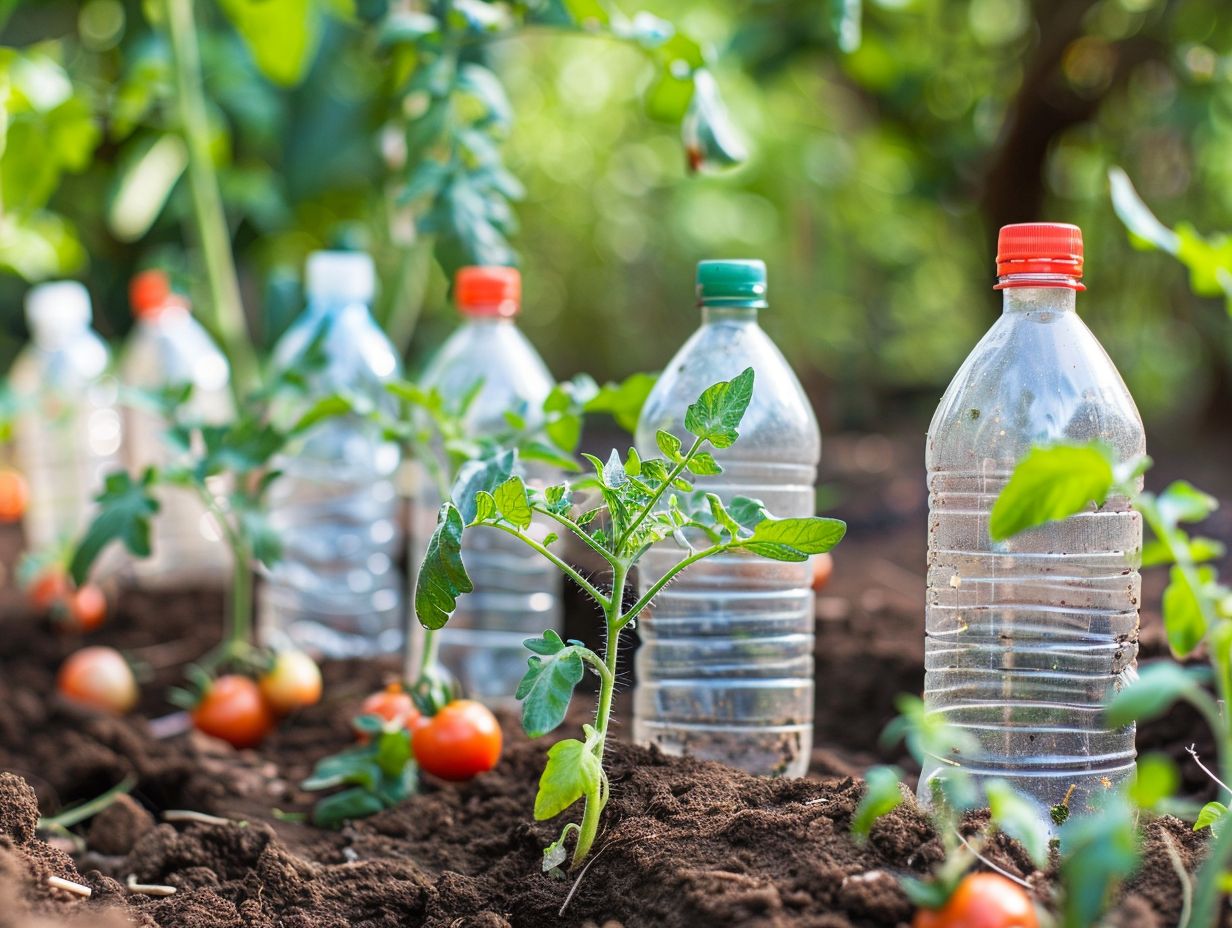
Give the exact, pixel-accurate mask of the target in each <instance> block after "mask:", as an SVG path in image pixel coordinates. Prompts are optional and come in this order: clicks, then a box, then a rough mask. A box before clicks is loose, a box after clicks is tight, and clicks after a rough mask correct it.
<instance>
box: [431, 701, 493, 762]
mask: <svg viewBox="0 0 1232 928" xmlns="http://www.w3.org/2000/svg"><path fill="white" fill-rule="evenodd" d="M411 748H412V750H413V751H414V753H415V760H416V762H418V764H419V766H420V768H421V769H423V770H426V771H427V772H428V773H430V774H432V775H433V776H437V777H440V778H441V779H442V780H469V779H470V778H471V777H473V776H475V775H476V774H480V773H483V772H485V771H487V770H491V769H492V768H493V767H495V766H496V762H497V761H498V760H500V753H501V729H500V723H498V722H497V721H496V716H494V715H493V714H492V712H491V710H489V709H488V707H487V706H485V705H483V704H482V703H478V702H475V701H474V700H470V699H458V700H455V701H453V702H451V703H449V704H447V705H445V706H443V707H442V708H441V709H439V710H438V711H437V712H436V714H435V715H433V716H431V717H430V718H428V719H427V720H425V721H424V722H423V724H421V725H419V726H418V727H416V728H415V731H414V734H413V736H412V739H411Z"/></svg>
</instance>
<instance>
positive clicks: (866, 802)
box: [851, 766, 903, 839]
mask: <svg viewBox="0 0 1232 928" xmlns="http://www.w3.org/2000/svg"><path fill="white" fill-rule="evenodd" d="M902 776H903V775H902V771H901V770H899V769H898V768H897V767H880V766H879V767H870V768H869V771H868V773H867V775H866V776H865V782H866V788H865V790H864V795H863V796H861V797H860V803H859V805H857V806H856V811H855V815H854V816H853V817H852V820H851V833H852V834H853V835H855V837H856V838H857V839H864V838H867V837H868V833H869V832H870V831H871V830H872V827H873V822H875V821H877V819H879V818H881V816H883V815H886V814H888V813H890V812H893V811H894V810H895V809H897V808H898V807H899V805H901V804H902V801H903V792H902V789H901V787H900V782H901V780H902Z"/></svg>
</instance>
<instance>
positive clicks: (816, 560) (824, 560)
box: [813, 551, 834, 593]
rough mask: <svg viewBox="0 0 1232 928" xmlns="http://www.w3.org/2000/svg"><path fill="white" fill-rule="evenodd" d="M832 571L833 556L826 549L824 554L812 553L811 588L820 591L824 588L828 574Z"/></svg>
mask: <svg viewBox="0 0 1232 928" xmlns="http://www.w3.org/2000/svg"><path fill="white" fill-rule="evenodd" d="M832 573H834V558H833V557H831V556H830V553H829V552H828V551H827V552H826V553H825V554H814V555H813V589H814V590H816V591H817V592H819V593H820V592H821V591H822V590H824V589H825V588H826V584H827V583H829V582H830V575H831V574H832Z"/></svg>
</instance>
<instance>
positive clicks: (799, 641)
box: [633, 261, 821, 776]
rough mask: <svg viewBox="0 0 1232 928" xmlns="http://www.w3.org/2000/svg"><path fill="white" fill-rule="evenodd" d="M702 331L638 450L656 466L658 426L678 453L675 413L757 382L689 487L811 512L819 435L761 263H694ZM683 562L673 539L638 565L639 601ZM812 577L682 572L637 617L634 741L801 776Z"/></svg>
mask: <svg viewBox="0 0 1232 928" xmlns="http://www.w3.org/2000/svg"><path fill="white" fill-rule="evenodd" d="M697 294H698V300H699V303H700V306H701V313H702V324H701V327H700V328H699V329H698V330H697V331H696V332H695V333H694V335H693V336H692V337H691V338H690V339H689V340H688V341H687V342H686V343H685V345H684V347H682V348H681V349H680V351H679V352H678V353H677V354H676V356H675V357H674V358H673V359H672V360H671V362H669V363H668V365H667V367H666V369H665V370H664V372H663V375H662V377H661V378H660V379H659V381H658V383H657V384H656V386H655V388H654V389H653V391H652V392H651V394H650V396H649V397H648V398H647V400H646V404H645V406H644V408H643V410H642V415H641V419H640V421H639V422H638V426H637V437H636V441H637V447H638V449H639V451H640V452H641V453H642V454H643V455H644V456H646V455H650V456H653V455H657V454H658V450H657V446H656V442H655V434H656V432H657V431H658V430H660V429H663V430H666V431H668V432H671V433H672V434H674V435H676V436H677V437H678V438H680V439H681V440H682V441H684V442H685V444H686V446H687V445H688V444H689V441H690V439H689V436H688V433H687V430H686V429H685V427H684V418H685V410H686V409H687V408H688V406H689V404H690V403H692V402H694V401H695V400H696V399H697V397H698V395H699V394H701V392H702V391H703V390H705V389H706V388H707V387H709V386H710V385H711V384H713V383H716V382H718V381H720V380H730V379H731V378H732V377H734V376H736V375H737V374H739V373H740V372H741V371H742V370H744V369H745V368H746V367H752V368H753V371H754V374H755V381H754V387H753V397H752V401H751V403H750V404H749V408H748V411H747V412H746V413H745V416H744V420H743V421H742V422H741V424H740V428H739V431H740V440H739V441H737V442H736V443H735V444H734V445H732V446H731V447H730V448H725V449H718V450H715V451H714V456H715V458H716V459H717V460H718V461H719V463H720V464H721V465H722V466H723V473H722V474H721V475H718V476H712V477H698V478H696V479H695V485H696V486H697V488H698V489H704V490H707V491H711V492H714V493H716V494H718V496H719V497H720V498H722V499H723V500H724V501H725V502H730V501H731V499H732V498H733V497H736V496H743V497H750V498H753V499H759V500H761V501H762V502H763V503H764V504H765V506H766V508H767V509H768V510H769V511H770V512H771V513H772V514H773V515H775V516H778V517H802V516H812V515H814V514H815V502H816V494H815V490H814V483H815V480H816V475H817V464H818V461H819V459H820V456H821V434H820V432H819V430H818V427H817V420H816V418H815V416H814V414H813V410H812V407H811V406H810V405H809V401H808V398H807V397H806V396H805V393H804V390H803V388H802V387H801V386H800V382H799V381H798V380H797V379H796V376H795V374H794V373H793V372H792V370H791V367H790V365H788V363H787V361H786V359H785V358H784V357H783V355H782V353H781V352H780V351H779V349H778V348H777V347H776V346H775V344H774V343H773V342H772V341H771V340H770V337H769V336H768V335H767V334H766V332H765V331H764V330H763V329H762V328H761V326H760V325H759V324H758V313H759V311H760V310H761V309H764V308H765V307H766V305H767V302H766V270H765V265H764V264H763V263H762V262H761V261H703V262H701V263H700V264H699V265H698V274H697ZM687 553H688V552H687V551H686V550H685V549H683V548H681V547H679V545H678V544H677V543H676V542H675V541H673V540H672V539H668V540H666V541H663V542H660V543H659V544H658V545H656V546H655V547H654V548H653V549H651V550H650V551H649V552H647V553H646V555H644V556H643V558H642V560H641V561H640V562H639V566H638V570H639V575H640V576H639V585H640V588H641V591H642V592H643V593H644V592H645V591H646V590H647V589H648V588H649V587H650V586H651V585H653V583H654V582H655V581H656V580H658V579H659V578H660V577H662V576H663V574H664V573H666V572H667V570H668V569H669V568H670V567H671V566H672V565H673V564H675V563H676V562H677V561H678V560H680V559H681V558H682V557H684V556H685V555H686V554H687ZM811 580H812V568H811V565H810V564H809V563H808V562H807V561H806V562H804V563H785V562H780V561H770V560H766V559H762V558H757V557H754V556H752V555H746V554H736V553H731V554H723V555H718V556H715V557H711V558H709V559H707V560H704V561H701V562H700V563H698V564H695V565H693V566H691V567H689V568H688V569H686V570H685V571H684V572H683V573H682V574H681V575H680V576H679V577H678V578H677V579H676V580H675V581H673V582H672V583H671V584H670V585H669V586H667V587H666V588H665V589H664V590H663V591H662V592H661V593H659V595H658V597H657V598H656V599H655V601H654V603H653V605H652V607H651V608H650V610H649V611H648V612H647V613H645V614H644V618H643V621H642V623H641V627H640V629H639V635H640V638H641V646H640V648H639V649H638V652H637V657H636V678H637V686H636V689H635V692H634V720H633V734H634V737H635V738H636V739H637V740H639V741H644V742H650V743H652V744H655V745H658V746H659V747H660V748H661V749H662V750H664V751H665V752H667V753H672V754H681V753H686V754H691V755H694V756H697V757H701V758H704V759H708V760H718V761H722V762H724V763H727V764H731V765H732V766H735V767H740V768H742V769H744V770H747V771H749V772H751V773H757V774H765V775H786V776H799V775H801V774H803V773H804V772H805V770H806V769H807V768H808V762H809V754H810V751H811V748H812V739H813V641H814V604H813V590H812V585H811Z"/></svg>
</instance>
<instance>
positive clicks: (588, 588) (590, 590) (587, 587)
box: [479, 522, 627, 612]
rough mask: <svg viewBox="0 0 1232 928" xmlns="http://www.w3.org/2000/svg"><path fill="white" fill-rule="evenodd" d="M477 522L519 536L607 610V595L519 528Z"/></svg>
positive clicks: (498, 523)
mask: <svg viewBox="0 0 1232 928" xmlns="http://www.w3.org/2000/svg"><path fill="white" fill-rule="evenodd" d="M479 524H480V525H485V526H487V527H488V528H495V529H499V530H500V531H502V532H504V533H505V534H506V535H512V536H513V537H514V538H520V539H521V540H522V541H523V542H524V543H525V544H527V545H529V546H530V547H531V548H534V549H535V550H536V551H538V552H539V553H540V554H541V555H543V556H544V557H545V558H547V559H548V560H549V561H551V562H552V563H553V564H555V565H556V569H557V570H559V571H560V572H561V573H563V574H564V575H565V576H567V577H569V579H571V580H572V581H573V582H574V583H576V584H577V585H578V586H580V587H581V588H582V590H583V591H584V592H585V593H586V595H587V596H589V597H590V598H591V599H593V600H594V601H595V602H597V603H598V604H599V605H600V606H602V607H603V610H604V611H605V612H606V611H608V609H609V607H610V606H611V602H612V601H611V600H609V599H608V597H606V596H604V595H603V594H602V593H600V592H599V590H598V589H597V588H596V587H595V586H594V585H593V584H591V582H590V581H589V580H587V579H586V578H585V577H583V576H582V575H581V574H580V573H578V572H577V571H576V570H574V569H573V568H572V567H570V566H569V565H568V564H566V563H565V562H564V561H562V560H561V559H560V558H559V557H557V556H556V555H555V554H553V553H552V552H551V551H549V550H548V549H547V548H546V547H545V546H544V545H542V544H540V543H539V542H537V541H535V539H533V538H531V537H530V536H529V535H527V534H526V533H525V532H523V531H522V530H521V529H518V528H514V527H513V526H512V525H506V524H505V523H503V522H481V523H479ZM626 569H627V568H626ZM612 595H613V596H615V595H616V594H615V592H614V591H613V594H612ZM617 602H619V600H617Z"/></svg>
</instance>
